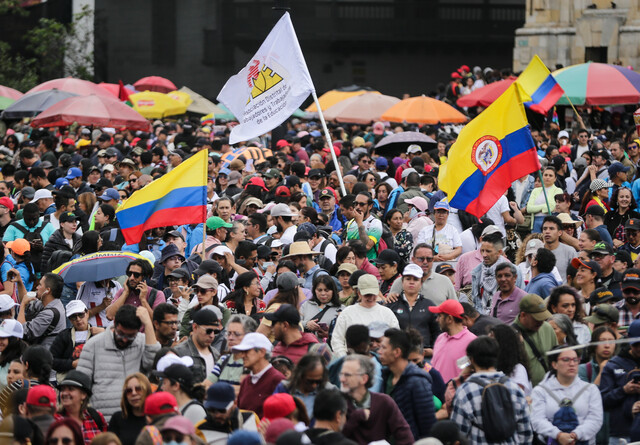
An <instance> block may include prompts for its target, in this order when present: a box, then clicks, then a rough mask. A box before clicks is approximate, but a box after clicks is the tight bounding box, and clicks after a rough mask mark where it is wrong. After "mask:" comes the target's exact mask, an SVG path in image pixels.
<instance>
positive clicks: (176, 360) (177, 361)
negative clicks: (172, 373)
mask: <svg viewBox="0 0 640 445" xmlns="http://www.w3.org/2000/svg"><path fill="white" fill-rule="evenodd" d="M171 365H184V366H186V367H187V368H190V367H192V366H193V358H192V357H191V356H190V355H185V356H184V357H178V356H177V355H175V354H174V353H172V352H170V353H168V354H167V355H165V356H164V357H162V358H161V359H160V360H158V363H157V364H156V371H158V372H163V371H164V370H165V369H167V368H168V367H169V366H171Z"/></svg>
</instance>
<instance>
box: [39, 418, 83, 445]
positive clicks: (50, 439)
mask: <svg viewBox="0 0 640 445" xmlns="http://www.w3.org/2000/svg"><path fill="white" fill-rule="evenodd" d="M44 443H45V444H47V445H58V444H60V443H62V445H85V441H84V439H83V437H82V429H81V428H80V425H79V424H78V422H76V421H75V420H73V419H69V418H62V419H58V420H56V421H54V422H53V423H52V424H51V426H50V427H49V430H48V431H47V435H46V436H45V438H44Z"/></svg>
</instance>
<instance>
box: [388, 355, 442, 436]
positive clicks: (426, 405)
mask: <svg viewBox="0 0 640 445" xmlns="http://www.w3.org/2000/svg"><path fill="white" fill-rule="evenodd" d="M389 378H392V376H391V371H390V370H388V369H387V370H384V371H383V372H382V382H383V387H385V386H386V385H387V382H388V379H389ZM389 395H390V396H391V397H392V398H393V400H394V401H395V402H396V404H397V405H398V408H400V411H401V412H402V415H403V416H404V418H405V419H406V421H407V423H408V424H409V428H411V432H412V433H413V438H414V439H415V440H418V439H420V438H422V437H428V435H429V431H430V430H431V426H432V425H433V424H434V423H435V422H436V411H435V407H434V405H433V392H432V390H431V376H430V375H429V374H427V373H426V372H425V371H424V370H422V369H420V368H418V367H417V366H416V365H415V364H414V363H409V364H408V365H407V367H406V368H405V369H404V372H403V373H402V375H401V376H400V378H399V379H398V382H397V383H396V384H395V385H394V387H393V389H392V390H391V393H389Z"/></svg>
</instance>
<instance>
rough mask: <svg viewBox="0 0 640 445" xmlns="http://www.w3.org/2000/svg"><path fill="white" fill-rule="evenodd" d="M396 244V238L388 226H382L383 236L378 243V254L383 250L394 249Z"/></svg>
mask: <svg viewBox="0 0 640 445" xmlns="http://www.w3.org/2000/svg"><path fill="white" fill-rule="evenodd" d="M394 244H395V238H394V237H393V233H391V230H389V227H387V225H386V224H382V236H381V237H380V240H379V241H378V253H380V252H382V251H383V250H387V249H393V248H394Z"/></svg>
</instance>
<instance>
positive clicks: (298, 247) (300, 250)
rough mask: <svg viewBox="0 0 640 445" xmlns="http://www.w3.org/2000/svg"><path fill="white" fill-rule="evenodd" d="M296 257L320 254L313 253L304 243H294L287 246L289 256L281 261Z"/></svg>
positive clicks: (307, 244) (306, 243) (317, 253)
mask: <svg viewBox="0 0 640 445" xmlns="http://www.w3.org/2000/svg"><path fill="white" fill-rule="evenodd" d="M298 255H320V252H314V251H313V250H311V248H310V247H309V243H308V242H306V241H296V242H295V243H291V245H290V246H289V255H286V256H283V257H282V258H281V259H283V260H284V259H285V258H291V257H294V256H298Z"/></svg>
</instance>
